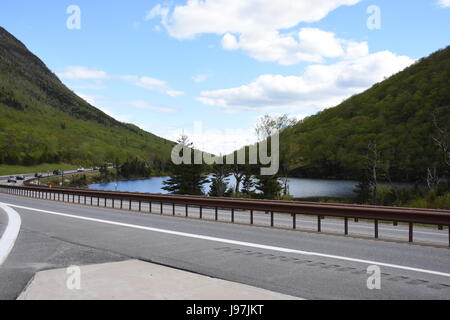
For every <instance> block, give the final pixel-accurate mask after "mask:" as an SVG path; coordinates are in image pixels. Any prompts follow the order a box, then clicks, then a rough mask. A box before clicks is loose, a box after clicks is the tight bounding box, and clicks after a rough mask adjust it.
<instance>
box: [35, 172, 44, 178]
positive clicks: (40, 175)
mask: <svg viewBox="0 0 450 320" xmlns="http://www.w3.org/2000/svg"><path fill="white" fill-rule="evenodd" d="M42 176H43V175H42V173H35V174H34V177H35V178H42Z"/></svg>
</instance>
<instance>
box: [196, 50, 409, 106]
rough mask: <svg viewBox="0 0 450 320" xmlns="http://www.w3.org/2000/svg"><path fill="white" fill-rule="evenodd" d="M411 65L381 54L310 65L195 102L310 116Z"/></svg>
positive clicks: (207, 93) (205, 93)
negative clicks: (295, 72)
mask: <svg viewBox="0 0 450 320" xmlns="http://www.w3.org/2000/svg"><path fill="white" fill-rule="evenodd" d="M413 62H414V61H413V60H412V59H410V58H409V57H405V56H397V55H395V54H393V53H391V52H389V51H382V52H378V53H374V54H371V55H367V56H363V57H359V58H357V59H354V60H343V61H340V62H337V63H335V64H332V65H312V66H309V67H307V68H306V70H305V72H304V74H303V75H301V76H282V75H270V74H267V75H262V76H260V77H258V78H257V79H256V80H255V81H254V82H252V83H250V84H247V85H243V86H240V87H237V88H231V89H221V90H213V91H203V92H201V96H200V97H198V98H197V99H198V100H199V101H201V102H202V103H204V104H207V105H212V106H218V107H222V108H225V110H231V111H237V110H243V109H245V110H261V109H282V108H290V109H292V110H295V111H301V112H302V113H305V111H307V112H308V113H314V112H316V111H318V110H321V109H324V108H327V107H332V106H335V105H337V104H339V103H340V102H342V100H344V99H346V98H348V97H350V96H351V95H353V94H357V93H360V92H362V91H364V90H365V89H367V88H369V87H370V86H371V85H373V84H374V83H376V82H379V81H381V80H383V79H384V78H385V77H388V76H390V75H392V74H394V73H396V72H398V71H400V70H402V69H404V68H405V67H407V66H409V65H411V64H412V63H413Z"/></svg>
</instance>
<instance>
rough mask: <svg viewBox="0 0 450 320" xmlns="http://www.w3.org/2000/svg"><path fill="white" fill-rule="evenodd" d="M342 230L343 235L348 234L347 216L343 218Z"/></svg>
mask: <svg viewBox="0 0 450 320" xmlns="http://www.w3.org/2000/svg"><path fill="white" fill-rule="evenodd" d="M344 232H345V235H346V236H348V218H347V217H345V218H344Z"/></svg>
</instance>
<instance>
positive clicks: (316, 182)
mask: <svg viewBox="0 0 450 320" xmlns="http://www.w3.org/2000/svg"><path fill="white" fill-rule="evenodd" d="M164 180H167V177H160V178H150V179H144V180H132V181H117V182H109V183H100V184H92V185H90V186H89V189H95V190H108V191H116V190H117V191H125V192H149V193H162V194H167V192H166V191H164V190H162V189H161V188H162V187H163V181H164ZM235 181H236V180H234V178H233V177H230V184H231V185H235ZM357 183H358V182H357V181H348V180H321V179H303V178H290V179H289V193H290V194H291V195H293V196H294V197H296V198H309V197H336V198H340V197H352V196H354V195H355V194H354V192H353V190H354V189H355V187H356V185H357ZM396 186H399V187H408V186H410V185H408V184H396ZM204 190H205V191H206V192H207V191H209V184H205V185H204Z"/></svg>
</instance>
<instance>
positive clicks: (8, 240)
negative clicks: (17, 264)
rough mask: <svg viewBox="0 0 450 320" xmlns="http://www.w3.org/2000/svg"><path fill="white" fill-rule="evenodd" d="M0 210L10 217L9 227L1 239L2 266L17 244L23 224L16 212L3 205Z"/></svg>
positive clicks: (0, 258) (0, 263) (0, 256)
mask: <svg viewBox="0 0 450 320" xmlns="http://www.w3.org/2000/svg"><path fill="white" fill-rule="evenodd" d="M0 208H1V209H3V210H4V211H5V212H6V214H7V215H8V225H7V226H6V229H5V231H4V232H3V235H2V237H1V238H0V266H1V265H2V264H3V262H5V260H6V258H8V255H9V253H10V252H11V250H12V248H13V247H14V244H15V243H16V240H17V236H18V235H19V232H20V225H21V223H22V222H21V219H20V216H19V214H18V213H17V212H16V211H15V210H13V209H11V208H10V207H8V206H6V205H5V204H3V203H0Z"/></svg>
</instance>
